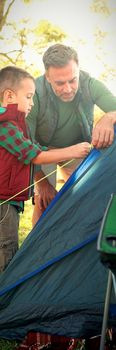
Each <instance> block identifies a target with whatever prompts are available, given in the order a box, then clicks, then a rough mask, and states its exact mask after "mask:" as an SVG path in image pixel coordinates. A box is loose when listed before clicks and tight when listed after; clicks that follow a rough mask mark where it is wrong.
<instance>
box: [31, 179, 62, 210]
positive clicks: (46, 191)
mask: <svg viewBox="0 0 116 350" xmlns="http://www.w3.org/2000/svg"><path fill="white" fill-rule="evenodd" d="M56 193H57V191H56V190H55V188H54V187H53V186H52V185H51V184H50V183H49V182H48V180H47V179H44V180H42V182H40V183H39V185H38V195H36V194H35V197H36V201H37V202H38V206H39V208H40V210H41V211H42V212H43V211H44V210H45V209H46V208H47V206H48V205H49V203H50V202H51V201H52V199H53V198H54V197H55V195H56Z"/></svg>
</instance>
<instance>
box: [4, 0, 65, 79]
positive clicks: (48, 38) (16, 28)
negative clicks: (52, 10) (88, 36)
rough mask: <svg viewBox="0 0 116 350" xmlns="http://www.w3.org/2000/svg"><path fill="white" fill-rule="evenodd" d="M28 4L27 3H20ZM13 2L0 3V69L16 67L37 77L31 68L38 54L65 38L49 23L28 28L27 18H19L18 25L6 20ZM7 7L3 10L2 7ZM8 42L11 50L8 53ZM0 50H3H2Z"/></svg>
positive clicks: (34, 70) (27, 0)
mask: <svg viewBox="0 0 116 350" xmlns="http://www.w3.org/2000/svg"><path fill="white" fill-rule="evenodd" d="M23 1H24V2H26V3H29V2H30V1H29V0H23ZM14 2H15V0H12V1H10V4H9V5H8V4H7V1H6V0H2V1H1V2H0V32H1V34H0V43H1V52H0V67H4V66H6V65H9V64H11V65H12V64H13V65H18V66H21V67H22V68H24V69H26V70H29V71H30V73H31V74H33V75H34V76H35V77H36V76H37V75H39V74H40V71H39V67H38V64H37V65H36V67H37V68H36V69H35V63H34V62H35V60H34V59H33V57H36V62H38V61H39V55H41V54H42V53H43V50H44V48H45V47H47V46H48V45H49V44H52V43H55V42H58V41H59V42H61V41H62V40H63V39H64V38H66V33H64V32H63V31H62V30H61V29H60V28H59V27H58V26H56V25H54V24H51V23H50V22H49V21H47V20H44V21H40V22H39V23H38V25H36V27H32V26H31V19H29V18H28V17H27V18H24V19H23V17H22V20H20V21H19V22H18V23H17V22H15V21H8V15H9V13H10V10H11V7H12V6H13V4H14ZM6 5H7V7H6ZM11 43H12V50H11ZM2 48H3V49H2Z"/></svg>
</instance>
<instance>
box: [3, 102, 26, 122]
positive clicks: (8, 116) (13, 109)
mask: <svg viewBox="0 0 116 350" xmlns="http://www.w3.org/2000/svg"><path fill="white" fill-rule="evenodd" d="M0 109H2V110H1V112H2V113H0V121H2V122H4V121H11V120H15V121H19V120H22V119H23V120H24V119H25V113H24V112H20V111H18V105H17V104H9V105H8V106H7V107H6V108H4V110H3V107H0Z"/></svg>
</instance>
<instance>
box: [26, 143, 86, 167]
mask: <svg viewBox="0 0 116 350" xmlns="http://www.w3.org/2000/svg"><path fill="white" fill-rule="evenodd" d="M90 149H91V146H90V144H89V143H88V142H82V143H79V144H76V145H73V146H69V147H65V148H57V149H50V150H48V151H41V153H40V154H39V155H38V156H37V157H35V158H33V160H32V163H33V164H49V163H58V162H62V161H64V160H70V159H73V158H84V157H86V156H87V154H88V153H89V152H90Z"/></svg>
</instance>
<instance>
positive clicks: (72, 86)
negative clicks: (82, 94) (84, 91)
mask: <svg viewBox="0 0 116 350" xmlns="http://www.w3.org/2000/svg"><path fill="white" fill-rule="evenodd" d="M46 79H47V80H48V82H49V83H50V84H51V87H52V89H53V91H54V93H55V95H56V96H58V97H59V98H60V99H61V100H62V101H64V102H69V101H72V100H73V99H74V97H75V95H76V93H77V90H78V85H79V67H78V65H77V63H76V62H75V61H74V60H71V61H69V63H68V64H67V65H66V66H64V67H53V66H51V67H49V69H48V70H47V72H46Z"/></svg>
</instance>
